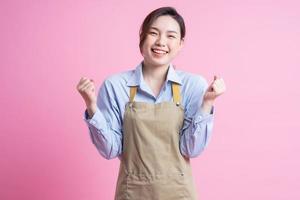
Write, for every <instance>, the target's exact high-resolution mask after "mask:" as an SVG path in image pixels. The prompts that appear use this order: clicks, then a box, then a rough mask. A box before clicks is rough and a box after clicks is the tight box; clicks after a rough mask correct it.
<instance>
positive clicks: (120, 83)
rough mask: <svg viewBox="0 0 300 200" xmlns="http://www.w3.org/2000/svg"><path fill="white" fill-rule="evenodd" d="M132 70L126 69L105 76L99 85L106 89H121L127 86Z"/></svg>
mask: <svg viewBox="0 0 300 200" xmlns="http://www.w3.org/2000/svg"><path fill="white" fill-rule="evenodd" d="M133 74H134V70H127V71H123V72H119V73H115V74H112V75H109V76H107V77H106V78H105V79H104V81H103V83H102V85H101V87H104V88H107V89H121V88H125V87H127V83H128V81H129V80H130V79H131V78H132V76H133Z"/></svg>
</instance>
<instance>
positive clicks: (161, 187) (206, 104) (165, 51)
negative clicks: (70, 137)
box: [77, 7, 225, 200]
mask: <svg viewBox="0 0 300 200" xmlns="http://www.w3.org/2000/svg"><path fill="white" fill-rule="evenodd" d="M184 37H185V25H184V20H183V18H182V17H181V16H180V15H179V14H178V13H177V11H176V10H175V9H174V8H172V7H162V8H159V9H156V10H154V11H152V12H151V13H150V14H149V15H148V16H147V17H146V18H145V20H144V22H143V24H142V26H141V29H140V45H139V47H140V52H141V54H142V55H143V58H144V59H143V61H141V63H139V64H138V65H137V66H136V68H135V69H134V70H130V71H127V72H124V73H119V74H116V75H112V76H110V77H109V78H107V79H106V80H105V81H104V82H103V84H102V85H101V87H100V90H99V93H98V97H97V96H96V94H95V85H94V83H93V80H91V79H89V78H85V77H83V78H81V79H80V81H79V83H78V85H77V90H78V91H79V93H80V94H81V95H82V97H83V99H84V101H85V104H86V107H87V109H86V111H85V114H84V120H85V121H86V123H87V126H88V128H89V132H90V136H91V139H92V142H93V144H94V145H95V146H96V147H97V149H98V150H99V152H100V154H101V155H102V156H103V157H105V158H106V159H112V158H115V157H118V158H119V159H120V161H121V162H120V168H119V175H118V181H117V186H116V193H115V200H125V199H126V200H152V199H153V200H180V199H189V200H196V199H197V194H196V190H195V185H194V181H193V176H192V171H191V165H190V158H193V157H196V156H198V155H199V154H200V153H201V152H202V151H203V149H204V148H205V147H206V146H207V144H208V142H209V139H210V136H211V132H212V125H213V115H214V102H215V99H216V98H217V97H218V96H219V95H221V94H222V93H224V92H225V84H224V81H223V80H222V79H221V78H217V77H216V76H215V77H214V81H213V82H212V83H211V84H210V85H208V84H207V82H206V80H205V79H204V78H203V77H202V76H200V75H195V74H191V73H187V72H183V71H180V70H175V69H174V67H173V65H172V63H171V61H172V60H173V59H174V58H175V57H176V55H177V54H178V52H179V51H180V49H181V48H182V47H183V43H184Z"/></svg>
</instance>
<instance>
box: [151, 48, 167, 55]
mask: <svg viewBox="0 0 300 200" xmlns="http://www.w3.org/2000/svg"><path fill="white" fill-rule="evenodd" d="M151 51H152V52H153V53H155V54H158V55H165V54H167V53H168V51H165V50H161V49H155V48H151Z"/></svg>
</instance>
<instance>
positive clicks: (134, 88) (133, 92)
mask: <svg viewBox="0 0 300 200" xmlns="http://www.w3.org/2000/svg"><path fill="white" fill-rule="evenodd" d="M136 91H137V86H132V87H130V99H129V101H130V102H131V103H132V102H133V99H134V97H135V95H136Z"/></svg>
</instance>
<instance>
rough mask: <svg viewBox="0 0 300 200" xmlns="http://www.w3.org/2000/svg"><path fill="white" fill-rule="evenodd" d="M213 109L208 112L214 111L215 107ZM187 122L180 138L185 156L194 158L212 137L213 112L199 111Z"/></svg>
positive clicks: (181, 148)
mask: <svg viewBox="0 0 300 200" xmlns="http://www.w3.org/2000/svg"><path fill="white" fill-rule="evenodd" d="M211 109H212V110H211V111H209V112H208V113H210V112H212V113H213V107H212V108H211ZM199 113H200V114H199ZM186 124H188V125H186V127H185V129H183V130H182V134H181V138H180V150H181V152H182V154H183V155H184V156H186V157H191V158H192V157H196V156H198V155H200V154H201V152H202V151H203V150H204V148H205V147H206V146H207V144H208V142H209V140H210V138H211V134H212V127H213V114H204V113H202V112H198V114H197V115H196V116H195V117H194V118H192V119H191V120H190V121H189V122H187V120H186Z"/></svg>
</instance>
